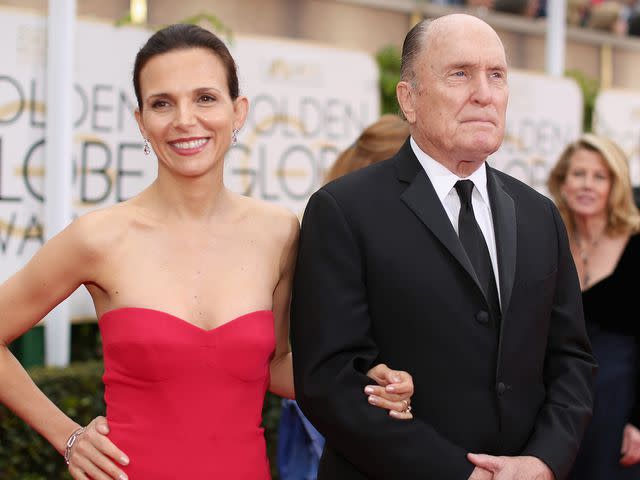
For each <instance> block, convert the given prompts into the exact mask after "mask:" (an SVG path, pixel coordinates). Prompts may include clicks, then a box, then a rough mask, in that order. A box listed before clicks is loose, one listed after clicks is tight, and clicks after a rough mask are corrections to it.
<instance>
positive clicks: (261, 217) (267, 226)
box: [240, 196, 300, 241]
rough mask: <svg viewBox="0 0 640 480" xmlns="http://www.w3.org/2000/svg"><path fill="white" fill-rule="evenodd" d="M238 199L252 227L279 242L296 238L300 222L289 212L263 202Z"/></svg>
mask: <svg viewBox="0 0 640 480" xmlns="http://www.w3.org/2000/svg"><path fill="white" fill-rule="evenodd" d="M240 197H241V200H240V201H241V202H242V203H243V204H244V206H245V208H246V211H247V212H248V217H249V218H250V220H251V221H252V222H253V224H254V225H256V226H259V228H260V229H262V230H263V231H265V232H268V233H271V234H272V235H274V236H275V237H276V238H278V239H280V240H281V241H287V240H288V239H290V238H291V237H296V238H297V233H298V231H299V230H300V221H299V219H298V217H297V216H296V214H295V213H293V212H292V211H291V210H289V209H288V208H286V207H283V206H281V205H277V204H274V203H271V202H266V201H264V200H259V199H255V198H251V197H243V196H240Z"/></svg>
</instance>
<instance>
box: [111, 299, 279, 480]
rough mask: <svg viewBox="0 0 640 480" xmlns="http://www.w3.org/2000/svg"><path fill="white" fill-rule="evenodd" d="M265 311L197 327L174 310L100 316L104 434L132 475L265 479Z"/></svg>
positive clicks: (271, 345)
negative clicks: (127, 461)
mask: <svg viewBox="0 0 640 480" xmlns="http://www.w3.org/2000/svg"><path fill="white" fill-rule="evenodd" d="M273 324H274V319H273V314H272V312H270V311H256V312H251V313H248V314H246V315H242V316H240V317H238V318H236V319H233V320H231V321H229V322H227V323H225V324H223V325H221V326H219V327H218V328H215V329H213V330H203V329H201V328H199V327H197V326H195V325H193V324H191V323H188V322H186V321H184V320H182V319H180V318H178V317H175V316H173V315H170V314H167V313H164V312H161V311H157V310H152V309H146V308H119V309H116V310H112V311H110V312H107V313H105V314H104V315H102V317H101V318H100V321H99V325H100V330H101V333H102V338H103V350H104V366H105V373H104V376H103V381H104V384H105V402H106V405H107V420H108V422H109V427H110V428H111V432H110V433H109V438H110V439H111V440H112V441H113V442H114V443H115V444H116V445H117V446H118V447H119V448H120V449H121V450H122V451H123V452H125V453H126V454H127V455H128V456H129V458H130V460H131V463H130V465H129V466H128V467H125V468H124V470H125V471H126V472H127V474H128V475H129V478H130V479H131V480H147V479H149V480H151V479H153V480H164V479H167V480H169V479H171V480H175V479H178V478H180V479H182V478H185V479H186V478H189V479H193V480H196V479H198V480H199V479H225V480H268V479H270V478H271V477H270V474H269V463H268V459H267V454H266V447H265V440H264V435H263V429H262V428H261V426H260V425H261V423H262V405H263V402H264V395H265V392H266V389H267V386H268V384H269V362H270V360H271V358H272V356H273V352H274V349H275V337H274V325H273Z"/></svg>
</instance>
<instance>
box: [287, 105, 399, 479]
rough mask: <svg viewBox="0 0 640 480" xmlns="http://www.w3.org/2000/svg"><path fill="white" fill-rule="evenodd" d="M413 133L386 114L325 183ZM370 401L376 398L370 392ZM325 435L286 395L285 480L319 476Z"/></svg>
mask: <svg viewBox="0 0 640 480" xmlns="http://www.w3.org/2000/svg"><path fill="white" fill-rule="evenodd" d="M408 137H409V125H408V124H407V122H405V121H404V120H402V119H401V118H400V117H399V116H398V115H394V114H389V113H388V114H384V115H382V116H380V118H379V119H378V120H377V121H375V122H374V123H372V124H371V125H369V126H368V127H366V128H365V129H364V130H363V131H362V133H361V134H360V136H359V137H358V138H357V139H356V141H355V142H354V143H353V144H352V145H351V146H349V147H347V148H346V149H345V150H343V151H342V152H341V153H340V154H339V155H338V156H337V157H336V160H335V161H334V162H333V165H332V166H331V168H330V169H329V170H328V171H327V174H326V176H325V183H328V182H330V181H332V180H335V179H336V178H338V177H341V176H342V175H345V174H347V173H349V172H353V171H355V170H359V169H361V168H363V167H366V166H368V165H372V164H374V163H376V162H379V161H382V160H386V159H388V158H391V157H392V156H393V155H395V153H396V152H397V151H398V150H399V149H400V147H401V146H402V144H403V143H404V142H405V141H406V140H407V138H408ZM369 399H370V401H371V400H373V401H375V398H371V395H370V396H369ZM323 447H324V437H323V436H322V434H321V433H320V432H318V430H316V428H315V427H314V426H313V425H312V424H311V422H309V420H308V419H307V418H306V417H305V415H304V414H303V413H302V410H300V407H299V406H298V404H297V402H296V401H295V400H292V399H283V401H282V411H281V416H280V426H279V431H278V471H279V474H280V479H281V480H315V479H316V477H317V473H318V462H319V461H320V456H321V455H322V449H323Z"/></svg>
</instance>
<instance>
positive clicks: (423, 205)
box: [396, 141, 484, 295]
mask: <svg viewBox="0 0 640 480" xmlns="http://www.w3.org/2000/svg"><path fill="white" fill-rule="evenodd" d="M396 168H397V173H398V179H399V180H400V181H401V182H404V183H408V184H409V186H408V187H407V189H406V190H405V191H404V192H403V193H402V195H401V196H400V198H401V200H402V201H403V202H404V203H405V204H406V205H407V207H409V209H411V211H412V212H413V213H414V214H415V215H416V216H417V217H418V219H419V220H420V221H421V222H422V223H423V224H424V225H425V226H426V227H427V228H428V229H429V230H430V231H431V233H433V235H434V236H435V237H436V238H437V239H438V240H439V241H440V243H442V245H443V246H444V247H445V248H446V249H447V250H448V251H449V253H451V255H452V256H453V257H454V258H455V259H456V260H457V261H458V262H459V263H460V265H462V267H463V268H464V269H465V270H466V271H467V273H468V274H469V275H470V276H471V278H473V281H474V282H475V283H476V285H477V286H478V288H479V289H480V291H483V290H482V287H481V286H480V282H479V280H478V277H477V276H476V273H475V270H474V269H473V266H472V265H471V261H470V260H469V257H468V256H467V254H466V252H465V251H464V247H463V246H462V243H460V239H459V238H458V235H457V234H456V231H455V230H454V228H453V225H451V221H450V220H449V217H448V216H447V213H446V212H445V211H444V207H443V206H442V203H441V202H440V199H439V198H438V195H437V194H436V191H435V190H434V188H433V185H432V184H431V181H430V180H429V177H428V176H427V174H426V173H425V171H424V169H423V168H422V166H421V165H420V163H419V162H418V159H417V158H416V157H415V155H414V153H413V150H411V146H410V144H409V142H408V141H407V142H406V143H405V144H404V146H403V147H402V149H401V150H400V152H398V155H397V156H396ZM483 295H484V292H483Z"/></svg>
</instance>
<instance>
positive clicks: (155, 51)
mask: <svg viewBox="0 0 640 480" xmlns="http://www.w3.org/2000/svg"><path fill="white" fill-rule="evenodd" d="M190 48H204V49H207V50H210V51H211V53H213V54H214V55H215V56H216V57H218V58H219V59H220V61H221V62H222V64H223V65H224V68H225V70H226V74H227V86H228V87H229V95H230V96H231V98H232V99H233V100H235V99H236V98H238V95H240V87H239V86H238V74H237V72H236V62H235V61H234V60H233V57H232V56H231V54H230V53H229V49H228V48H227V46H226V45H225V44H224V42H223V41H222V40H220V39H219V38H218V37H217V36H216V35H215V34H213V33H211V32H210V31H209V30H206V29H204V28H202V27H199V26H197V25H189V24H181V23H178V24H175V25H169V26H168V27H165V28H163V29H162V30H158V31H157V32H156V33H154V34H153V35H151V37H150V38H149V40H147V43H145V44H144V46H143V47H142V48H141V49H140V50H139V51H138V54H137V55H136V62H135V64H134V67H133V88H134V90H135V92H136V99H137V100H138V108H139V109H140V110H142V96H141V93H140V72H141V71H142V69H143V68H144V66H145V65H146V64H147V63H148V62H149V60H151V59H152V58H153V57H155V56H156V55H162V54H163V53H167V52H171V51H173V50H186V49H190Z"/></svg>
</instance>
